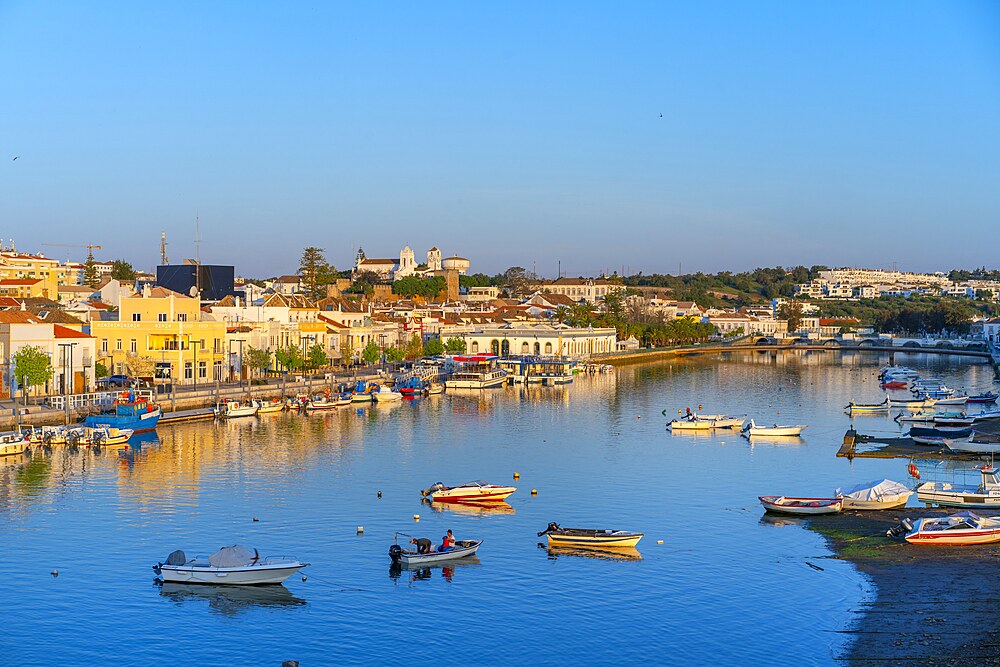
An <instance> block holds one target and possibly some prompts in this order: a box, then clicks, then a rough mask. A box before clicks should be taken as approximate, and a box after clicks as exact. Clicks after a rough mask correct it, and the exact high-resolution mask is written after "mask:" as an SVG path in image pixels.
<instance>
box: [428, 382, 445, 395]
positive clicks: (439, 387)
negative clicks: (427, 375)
mask: <svg viewBox="0 0 1000 667" xmlns="http://www.w3.org/2000/svg"><path fill="white" fill-rule="evenodd" d="M443 393H444V383H443V382H431V383H430V384H429V385H427V395H428V396H434V395H436V394H443Z"/></svg>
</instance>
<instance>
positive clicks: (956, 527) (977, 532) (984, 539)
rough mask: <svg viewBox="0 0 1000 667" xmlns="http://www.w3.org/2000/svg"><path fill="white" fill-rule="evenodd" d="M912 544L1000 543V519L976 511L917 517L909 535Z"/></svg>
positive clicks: (907, 539) (958, 544)
mask: <svg viewBox="0 0 1000 667" xmlns="http://www.w3.org/2000/svg"><path fill="white" fill-rule="evenodd" d="M905 539H906V541H907V542H909V543H910V544H932V545H945V546H961V545H969V544H990V543H992V542H1000V520H998V519H987V518H983V517H981V516H979V515H978V514H976V513H974V512H969V511H966V512H959V513H957V514H952V515H951V516H942V517H933V518H924V519H917V520H916V521H914V522H913V528H912V529H911V530H910V532H908V533H907V534H906V537H905Z"/></svg>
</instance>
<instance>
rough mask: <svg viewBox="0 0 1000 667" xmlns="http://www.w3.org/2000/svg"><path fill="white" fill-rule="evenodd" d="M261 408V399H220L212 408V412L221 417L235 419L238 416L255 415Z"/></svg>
mask: <svg viewBox="0 0 1000 667" xmlns="http://www.w3.org/2000/svg"><path fill="white" fill-rule="evenodd" d="M259 409H260V401H258V400H256V399H250V400H247V401H225V402H222V401H220V402H219V403H217V404H216V406H215V408H213V409H212V412H213V414H215V416H216V417H217V418H219V419H235V418H236V417H253V416H254V415H255V414H257V411H258V410H259Z"/></svg>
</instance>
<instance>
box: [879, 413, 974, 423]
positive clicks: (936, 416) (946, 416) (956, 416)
mask: <svg viewBox="0 0 1000 667" xmlns="http://www.w3.org/2000/svg"><path fill="white" fill-rule="evenodd" d="M966 416H967V415H966V414H965V413H964V412H937V411H935V410H917V411H916V412H900V413H899V414H898V415H896V417H895V419H896V421H898V422H908V423H914V424H934V423H937V424H939V425H941V426H953V425H955V424H951V423H950V422H951V421H952V420H963V419H965V418H966Z"/></svg>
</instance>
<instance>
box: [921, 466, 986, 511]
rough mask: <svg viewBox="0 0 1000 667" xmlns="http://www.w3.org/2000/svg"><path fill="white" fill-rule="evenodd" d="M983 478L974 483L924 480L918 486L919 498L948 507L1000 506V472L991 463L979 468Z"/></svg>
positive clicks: (924, 501) (923, 501)
mask: <svg viewBox="0 0 1000 667" xmlns="http://www.w3.org/2000/svg"><path fill="white" fill-rule="evenodd" d="M978 470H979V472H980V474H981V475H982V479H981V481H980V483H979V485H978V486H976V485H974V484H968V485H966V484H953V483H950V482H930V481H928V482H923V483H922V484H919V485H918V486H917V500H918V501H919V502H922V503H926V504H928V505H944V506H947V507H1000V473H998V471H997V469H996V468H994V467H993V466H990V465H984V466H981V467H980V468H979V469H978Z"/></svg>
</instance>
